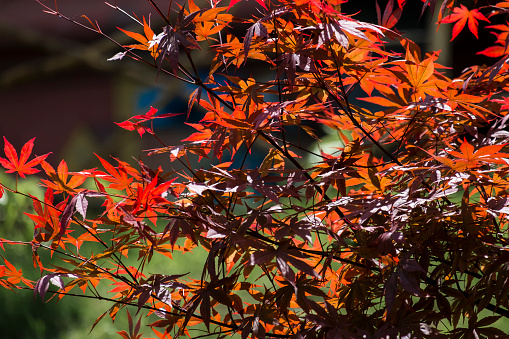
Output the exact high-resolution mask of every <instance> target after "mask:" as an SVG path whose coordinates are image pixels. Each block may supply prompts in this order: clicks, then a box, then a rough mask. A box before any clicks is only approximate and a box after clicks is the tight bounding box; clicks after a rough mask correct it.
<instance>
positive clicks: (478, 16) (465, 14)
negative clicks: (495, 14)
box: [442, 5, 490, 41]
mask: <svg viewBox="0 0 509 339" xmlns="http://www.w3.org/2000/svg"><path fill="white" fill-rule="evenodd" d="M478 20H483V21H487V22H490V21H489V20H488V18H486V17H485V16H484V15H483V14H482V13H481V12H479V10H477V9H473V10H471V11H469V10H468V8H466V7H465V6H463V5H460V7H455V8H454V12H453V13H452V14H450V15H448V16H446V17H445V18H444V19H443V20H442V23H444V24H449V23H453V22H456V24H455V25H454V27H453V29H452V38H451V41H452V40H454V39H455V38H456V37H457V36H458V34H459V33H460V32H461V30H462V29H463V27H465V24H466V23H467V22H468V29H469V30H470V32H472V33H473V34H474V35H475V37H476V38H478V39H479V36H478V34H477V27H478V26H479V23H478Z"/></svg>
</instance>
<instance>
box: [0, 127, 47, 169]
mask: <svg viewBox="0 0 509 339" xmlns="http://www.w3.org/2000/svg"><path fill="white" fill-rule="evenodd" d="M34 140H35V138H33V139H30V140H29V141H28V142H27V143H26V144H25V145H24V146H23V148H22V149H21V154H20V156H19V158H18V153H17V152H16V150H15V149H14V147H13V146H12V145H11V143H10V142H8V141H7V139H6V138H5V137H4V143H5V146H4V151H5V155H6V156H7V159H4V158H2V157H0V164H1V165H2V166H3V167H5V168H6V169H7V171H6V173H13V172H18V174H19V175H20V176H21V177H22V178H25V174H34V173H37V172H39V171H40V170H38V169H35V168H33V167H34V166H37V165H39V164H40V163H41V162H42V161H43V160H44V159H46V157H47V156H48V155H50V153H47V154H44V155H40V156H38V157H35V158H34V159H32V160H30V161H29V162H28V163H27V160H28V157H30V154H31V153H32V148H33V147H34Z"/></svg>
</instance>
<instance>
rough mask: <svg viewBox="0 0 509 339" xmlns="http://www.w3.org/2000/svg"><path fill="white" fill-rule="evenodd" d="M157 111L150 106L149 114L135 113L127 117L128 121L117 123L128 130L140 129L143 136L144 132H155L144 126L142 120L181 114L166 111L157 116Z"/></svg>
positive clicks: (139, 131)
mask: <svg viewBox="0 0 509 339" xmlns="http://www.w3.org/2000/svg"><path fill="white" fill-rule="evenodd" d="M156 113H157V109H155V108H154V107H150V110H149V111H148V112H147V114H140V115H135V116H133V117H131V118H129V119H127V120H126V121H123V122H116V123H115V124H117V125H118V126H120V127H122V128H123V129H126V130H128V131H134V130H136V131H138V134H139V135H140V137H141V136H143V134H144V133H145V132H148V133H150V134H154V132H153V131H152V129H151V128H148V127H146V126H143V125H142V124H141V123H142V122H145V121H150V120H153V119H161V118H169V117H174V116H176V115H179V114H181V113H166V114H160V115H158V116H156Z"/></svg>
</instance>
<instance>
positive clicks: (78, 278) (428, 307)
mask: <svg viewBox="0 0 509 339" xmlns="http://www.w3.org/2000/svg"><path fill="white" fill-rule="evenodd" d="M237 2H238V0H232V2H230V4H229V6H226V4H223V3H222V2H220V1H212V2H210V3H208V4H203V5H202V4H196V3H195V2H194V1H193V0H188V1H187V2H186V3H185V4H184V5H182V6H177V5H175V4H173V5H172V3H171V2H170V3H169V10H168V11H167V12H168V13H169V14H168V15H165V14H164V12H165V11H164V10H163V9H162V8H159V7H158V6H157V5H156V4H155V2H153V1H150V0H149V1H148V3H149V4H150V5H152V7H153V8H154V10H155V12H156V14H158V15H160V17H161V18H160V19H161V20H162V21H164V23H165V24H164V26H163V27H162V28H161V32H160V33H159V34H156V33H154V31H153V29H152V28H151V27H150V22H147V21H146V20H145V19H143V20H138V19H137V18H135V17H133V19H134V20H135V21H137V22H138V23H139V24H140V29H139V31H140V32H142V33H139V32H129V31H125V30H123V32H124V33H126V34H127V35H128V36H129V37H131V38H132V39H133V40H135V41H136V42H135V43H133V44H129V45H126V46H121V45H119V48H122V51H121V52H119V54H117V55H116V56H114V57H113V58H111V59H110V60H112V61H114V60H120V59H122V58H124V57H131V58H133V59H136V60H138V61H140V62H144V63H145V64H147V65H148V66H150V67H152V68H153V69H154V70H155V72H156V73H157V74H158V75H159V76H162V75H166V76H172V77H174V78H175V79H177V80H180V81H184V82H187V83H190V84H193V85H195V86H196V90H195V91H194V92H193V93H192V95H191V96H190V98H189V110H188V114H189V113H190V112H191V108H192V107H193V106H194V105H198V106H199V107H201V110H202V112H204V113H203V116H202V118H201V120H200V121H199V122H198V123H193V124H191V123H189V124H188V125H190V126H191V127H192V128H194V129H195V132H194V133H192V134H191V135H189V136H188V137H187V138H185V139H184V140H182V141H181V142H180V143H179V144H167V143H166V141H165V140H162V139H161V138H159V137H158V135H157V131H156V130H155V129H154V126H153V125H149V124H150V123H151V122H152V121H153V120H154V119H171V117H172V116H173V115H174V114H173V113H164V114H161V115H157V110H156V109H154V108H152V109H151V110H150V111H149V112H147V114H144V115H137V116H134V117H132V118H130V119H128V120H127V121H124V122H120V123H118V125H119V126H120V127H122V128H125V129H127V130H131V131H137V132H138V133H139V136H140V137H143V135H144V133H145V132H148V133H147V134H149V135H145V137H154V138H155V139H156V140H158V141H159V142H160V143H161V147H159V148H157V149H152V150H149V151H148V153H147V154H148V155H149V156H158V157H160V159H162V160H161V162H164V163H165V164H168V163H170V164H172V163H179V164H180V166H181V168H183V170H173V171H163V170H162V168H161V167H159V168H157V169H152V168H149V167H147V166H146V165H145V164H144V163H143V161H141V160H139V161H138V162H137V164H135V165H132V164H129V163H127V162H125V161H122V160H120V159H114V158H112V159H111V160H107V159H102V158H98V160H99V162H100V164H101V168H100V169H99V168H95V169H88V170H82V171H79V172H72V173H71V172H69V170H68V167H67V164H66V163H65V162H64V161H62V162H61V163H60V165H59V166H58V168H57V169H56V170H55V169H54V168H53V167H51V166H50V165H49V164H47V163H46V162H45V161H44V158H45V157H46V156H47V155H45V156H39V157H36V158H35V159H34V160H31V161H29V162H27V161H28V158H29V156H30V152H31V149H32V145H33V139H32V140H31V141H30V142H29V143H27V145H28V146H27V145H25V147H24V148H23V149H22V151H21V155H20V158H19V160H18V158H17V154H16V151H15V149H14V147H13V146H12V145H11V144H9V143H8V141H7V140H5V152H6V157H7V159H3V158H0V165H2V166H4V167H5V168H6V169H7V170H8V172H16V173H17V174H19V175H20V176H22V177H23V176H24V175H28V174H33V173H35V171H36V170H35V169H34V168H33V167H35V166H37V165H39V164H41V165H42V168H43V170H44V171H45V173H46V178H45V179H42V181H41V185H42V186H44V187H45V188H46V194H45V196H44V199H43V200H40V199H38V198H36V197H33V196H29V195H27V197H28V198H30V199H32V200H33V206H34V210H35V213H34V214H30V213H29V214H28V216H29V218H30V219H31V220H32V221H33V222H34V237H33V239H31V240H28V239H25V240H23V241H14V240H5V239H2V243H1V244H2V247H3V246H4V244H9V245H15V244H22V245H29V246H32V249H33V261H34V266H35V267H36V268H38V269H39V270H40V272H41V274H42V277H41V278H40V279H39V280H38V281H30V280H27V279H25V278H23V275H22V271H21V270H19V269H17V268H15V267H14V266H13V264H12V263H11V262H10V261H7V259H5V264H4V265H2V266H0V284H1V285H2V287H5V288H8V289H17V288H28V289H33V290H34V292H35V294H37V295H40V297H42V298H45V296H46V295H47V294H48V293H50V292H51V293H53V294H55V295H57V296H58V298H60V297H62V296H64V295H83V296H87V297H93V298H97V299H99V300H108V301H110V302H111V308H110V309H109V310H108V311H107V312H105V314H103V315H101V316H100V317H99V318H98V321H99V320H100V319H102V318H103V317H104V316H105V315H109V316H110V317H111V318H112V319H115V317H116V315H117V313H118V311H119V310H120V309H122V308H125V307H127V306H132V307H133V308H134V310H135V311H136V314H137V315H138V314H140V313H139V312H140V311H142V310H145V311H146V312H147V315H148V316H150V317H149V318H147V319H148V320H147V321H148V322H149V323H148V326H149V327H151V328H152V330H153V333H154V335H156V336H157V337H158V338H170V337H177V336H182V335H186V336H189V337H193V338H196V337H199V336H202V332H204V333H205V336H207V335H215V336H217V337H223V336H227V335H232V334H234V333H237V334H240V336H241V337H242V338H248V337H252V338H267V337H273V338H357V337H358V338H368V337H373V338H380V337H385V338H389V337H391V338H392V337H394V338H396V337H416V338H420V337H436V338H442V337H443V338H451V337H458V338H460V337H490V338H495V337H503V336H504V334H503V333H502V331H500V330H499V329H497V328H496V327H495V326H492V325H493V323H495V322H496V321H497V320H499V319H500V318H502V317H505V318H507V317H509V311H508V308H509V299H508V296H509V284H508V281H507V279H508V270H509V254H508V252H507V249H508V240H507V239H508V238H507V229H508V227H509V225H508V220H507V215H508V214H509V207H508V206H509V201H508V199H509V197H508V190H509V182H508V180H507V174H508V171H509V166H508V160H507V159H508V157H509V154H508V153H507V152H508V147H507V140H509V133H508V132H507V131H506V129H507V126H508V118H509V115H508V113H509V104H508V102H507V100H506V99H505V96H506V95H507V92H508V90H509V87H508V81H507V79H508V74H509V66H507V60H508V59H507V58H508V57H507V55H506V51H505V50H506V49H507V48H506V47H507V46H505V47H503V48H502V49H503V50H504V51H502V52H500V48H499V47H500V44H501V43H505V41H506V40H507V39H506V36H503V34H504V33H500V34H498V33H497V42H496V45H495V46H496V47H497V48H498V49H497V51H498V52H496V53H492V54H496V55H493V56H496V57H499V58H501V59H500V60H499V61H498V62H496V63H494V64H493V65H492V66H476V65H473V66H472V67H470V68H468V69H466V70H465V71H464V72H463V74H462V75H461V76H460V77H458V78H455V79H451V78H449V77H448V76H446V75H445V74H444V73H443V72H441V70H442V69H443V67H442V66H441V65H440V64H438V63H437V59H438V52H434V53H428V54H423V53H422V52H421V50H420V48H419V46H418V45H417V44H415V43H414V42H412V41H410V40H409V39H407V38H405V37H404V36H403V35H402V34H400V33H399V32H398V31H397V22H398V20H399V18H400V17H401V15H402V13H403V11H404V8H405V1H397V2H394V1H392V0H391V1H389V3H388V4H387V6H386V7H385V8H384V10H383V14H382V9H381V8H380V7H379V6H378V5H377V12H378V16H379V20H378V24H374V23H368V22H362V21H359V20H357V19H355V15H351V13H342V11H341V4H342V3H345V2H346V1H340V0H329V1H320V0H292V1H290V0H281V1H277V2H272V1H270V0H267V1H261V0H257V3H258V4H257V5H256V7H255V8H256V10H257V11H256V12H255V11H253V12H252V13H249V15H247V16H246V17H237V16H235V15H233V14H232V13H233V9H235V8H236V7H237V6H239V5H236V6H234V5H235V4H236V3H237ZM436 4H437V1H436V0H428V1H426V2H424V4H423V11H424V10H426V9H427V8H428V7H429V8H430V10H431V11H435V6H436ZM113 7H114V8H116V9H119V8H118V7H115V6H113ZM506 8H509V5H508V3H507V2H500V3H499V4H497V5H496V6H492V7H480V6H476V7H475V8H472V9H470V10H469V9H467V8H466V7H465V6H464V5H461V4H459V2H458V1H453V0H445V1H443V2H442V3H441V6H440V7H439V8H438V9H437V10H438V11H439V12H438V14H439V15H438V18H439V23H440V22H441V23H442V24H446V23H453V22H455V26H454V29H453V39H454V38H455V37H456V36H457V35H458V34H460V31H461V30H462V29H463V28H464V27H465V25H467V26H468V28H469V30H470V31H471V32H472V33H474V35H476V36H477V33H478V29H479V23H478V20H485V21H486V20H490V19H491V18H492V17H493V16H495V15H500V16H503V15H506ZM230 9H232V11H230ZM46 10H47V11H48V12H49V13H50V14H54V15H58V16H60V17H63V18H65V19H67V20H69V21H71V22H74V23H76V24H78V25H82V26H84V27H87V28H88V29H90V30H94V31H96V32H98V33H100V34H102V35H105V36H106V34H105V33H103V32H102V31H101V29H100V28H99V25H98V24H97V23H92V21H91V20H89V22H90V24H91V26H86V25H85V24H81V23H79V22H76V21H74V19H71V18H68V17H66V16H65V14H63V13H60V12H59V11H58V9H57V8H54V9H53V8H49V7H46ZM119 10H120V9H119ZM120 11H121V12H124V11H123V10H120ZM488 11H489V14H488ZM482 12H485V13H486V16H485V15H484V14H482ZM238 24H243V25H244V26H243V27H247V28H246V29H245V31H244V33H243V34H242V35H239V34H238V31H234V30H233V27H234V26H235V25H238ZM504 27H505V26H502V25H498V26H496V27H495V26H493V27H491V28H494V29H497V30H501V31H502V32H504V30H505V28H504ZM487 28H488V29H489V28H490V27H487ZM508 31H509V30H508ZM506 35H507V34H506ZM388 41H391V43H392V44H397V45H399V46H400V48H401V51H402V52H401V53H398V52H394V51H393V50H392V49H391V48H389V47H387V42H388ZM495 46H494V47H495ZM205 51H208V53H210V54H211V55H212V59H211V60H212V61H211V63H210V68H209V70H208V72H207V74H206V76H205V77H204V76H203V73H201V72H199V70H198V68H197V66H196V64H195V55H196V54H197V53H205ZM481 53H484V54H486V53H487V52H486V51H484V52H481ZM253 65H254V67H256V71H253V69H251V74H249V73H248V72H249V70H250V68H249V67H251V66H253ZM253 73H254V74H253ZM267 75H269V76H267ZM365 103H369V105H364V104H365ZM373 107H374V108H373ZM193 114H194V113H193ZM320 126H325V127H327V128H329V129H331V130H333V131H334V132H336V133H337V135H338V140H337V148H336V150H335V151H333V152H329V153H327V152H325V151H318V152H315V151H313V150H312V148H311V147H310V146H309V145H303V144H301V143H300V142H299V141H298V140H297V138H295V135H294V134H295V133H294V132H293V131H296V130H298V131H299V133H301V132H302V133H303V134H306V135H309V136H310V137H312V138H316V139H317V140H316V142H317V143H318V144H320V140H319V139H318V137H317V128H319V127H320ZM255 145H263V146H264V147H265V149H266V150H267V152H266V154H265V157H264V159H263V161H262V162H261V163H259V164H256V165H255V166H253V165H252V162H251V159H252V158H253V152H252V150H253V148H254V147H255ZM310 155H313V156H314V157H315V159H319V160H318V161H314V162H306V159H307V157H308V156H310ZM86 183H87V184H88V186H85V184H86ZM91 185H92V186H91ZM2 187H3V189H4V190H7V191H9V192H7V194H12V193H13V194H25V193H24V192H19V191H17V189H16V188H9V187H6V186H2ZM90 187H95V189H90ZM56 197H58V198H56ZM89 200H90V201H99V202H100V203H99V204H100V205H101V208H102V211H101V212H100V213H99V214H94V215H90V212H89V211H88V205H89ZM197 248H200V249H204V250H205V251H206V252H207V254H206V256H205V257H204V258H203V266H202V268H201V276H199V277H198V276H195V277H193V276H190V275H189V274H188V273H187V272H171V273H170V274H165V273H163V272H164V271H160V272H154V271H153V268H152V269H149V267H150V262H151V261H152V260H153V259H154V258H155V257H156V256H163V257H165V258H166V260H168V261H169V260H173V257H174V256H175V255H176V253H178V252H182V253H185V252H191V251H193V250H195V249H197ZM42 250H44V251H50V252H51V253H52V255H53V259H52V261H51V262H48V263H46V262H42V261H41V260H40V258H39V255H38V252H39V251H42ZM133 257H134V262H135V263H136V264H134V266H133V265H131V264H128V262H131V261H132V260H133ZM175 260H176V259H175ZM64 280H65V281H64ZM103 285H106V286H108V289H109V292H110V293H111V294H109V295H108V296H105V295H104V294H103V293H102V292H101V289H100V287H99V286H103ZM50 286H53V287H52V289H51V290H50V289H49V288H50ZM75 287H77V288H75ZM76 290H78V292H76ZM483 310H489V311H491V312H492V316H489V317H484V316H482V314H485V313H482V312H483ZM155 318H157V319H155ZM140 319H141V318H140ZM128 321H129V332H127V331H121V332H119V334H120V335H121V336H122V337H123V338H140V337H141V334H140V333H139V331H140V328H141V322H140V320H137V321H135V320H133V318H132V315H131V313H128Z"/></svg>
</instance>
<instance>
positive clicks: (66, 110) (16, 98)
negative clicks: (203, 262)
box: [0, 0, 494, 339]
mask: <svg viewBox="0 0 509 339" xmlns="http://www.w3.org/2000/svg"><path fill="white" fill-rule="evenodd" d="M224 2H225V3H224V5H225V6H226V5H228V1H227V0H224ZM408 2H409V3H408V5H407V7H406V8H405V11H404V14H403V18H402V20H401V22H400V23H399V24H398V26H397V27H396V28H397V29H398V30H400V31H401V32H402V33H404V34H406V35H407V36H408V37H409V38H410V39H412V40H414V41H415V42H417V43H419V44H420V46H421V48H422V49H423V51H431V50H442V52H441V58H440V60H439V62H440V63H442V64H444V65H446V66H450V67H451V69H450V70H447V72H448V74H449V75H458V74H460V72H461V70H462V69H463V68H464V67H465V66H466V65H471V64H476V63H477V64H479V63H480V64H482V63H492V62H493V61H492V60H489V59H483V58H482V57H479V56H476V55H475V52H476V51H479V50H482V49H484V48H485V47H487V46H488V44H489V43H491V42H493V41H494V39H493V37H492V36H489V35H487V34H486V35H483V34H481V35H480V39H479V40H476V39H475V37H474V36H473V35H471V33H470V32H468V30H465V31H464V32H462V33H461V34H460V35H459V36H458V38H457V39H456V40H455V41H454V43H450V41H449V40H450V37H451V34H450V29H451V26H452V25H442V26H441V28H440V31H439V33H438V34H436V26H435V24H434V23H433V22H432V21H431V19H430V18H429V17H428V16H427V14H428V13H427V12H426V13H425V14H424V15H423V16H422V18H421V19H420V20H419V16H420V14H421V8H422V2H421V1H418V0H409V1H408ZM41 3H42V4H45V5H47V6H49V7H52V8H54V6H55V2H54V1H53V0H48V1H41ZM156 3H157V4H160V5H161V7H162V8H167V6H168V1H166V0H164V1H161V0H158V1H156ZM197 3H198V2H197ZM378 3H379V5H380V7H381V8H382V11H383V9H384V8H385V5H386V3H387V1H382V0H381V1H378ZM466 3H468V1H466V2H465V4H466ZM111 4H113V5H115V4H116V5H118V6H119V7H120V8H122V9H123V10H125V11H126V12H127V13H129V14H132V13H133V12H134V13H136V15H137V16H138V17H139V18H141V17H143V16H145V17H146V18H149V17H150V13H151V12H152V11H153V9H152V7H151V6H150V4H149V3H148V2H147V1H146V0H130V1H127V0H118V1H115V0H111ZM57 5H58V9H59V11H60V12H62V13H63V14H65V15H66V16H68V17H69V18H71V19H73V20H77V21H79V22H81V23H83V24H85V25H89V24H88V23H87V21H86V19H84V18H83V17H82V15H86V16H87V17H88V18H90V19H91V20H92V21H94V22H95V21H97V22H98V23H99V26H100V27H101V29H102V30H103V31H104V32H105V33H106V34H108V35H109V36H111V37H112V38H113V39H114V40H116V41H118V42H119V43H121V44H127V43H130V41H129V38H128V37H127V36H126V35H125V34H123V33H122V32H120V31H118V30H117V29H116V27H121V28H123V29H126V30H129V31H141V27H140V26H139V25H138V24H136V23H135V22H133V20H131V19H130V18H129V17H128V16H126V15H124V14H122V13H121V12H120V11H118V10H115V9H113V8H111V7H109V6H107V5H106V4H105V3H104V1H103V0H60V1H58V3H57ZM254 5H255V2H254V1H253V0H247V1H246V2H245V5H244V6H236V7H234V8H233V9H232V10H231V11H233V12H234V14H235V12H236V11H237V10H238V9H239V7H243V8H244V9H249V6H254ZM0 8H1V10H0V114H1V122H0V136H5V137H6V138H7V139H8V140H9V141H10V142H11V143H12V144H13V145H14V147H15V148H16V149H18V150H19V149H20V148H21V147H22V145H23V144H24V143H25V142H26V141H28V140H29V139H31V138H33V137H37V139H36V141H35V148H34V152H35V153H36V154H39V155H40V154H43V153H47V152H53V154H52V155H51V156H50V157H49V158H48V159H47V160H48V161H49V162H50V163H51V164H52V165H53V166H56V165H57V164H58V162H59V161H60V159H65V160H66V161H67V163H68V165H69V169H70V171H76V170H81V169H85V168H92V167H97V166H98V161H97V158H96V157H95V156H94V152H95V153H97V154H98V155H100V156H102V157H104V158H108V156H110V155H111V156H114V157H118V158H120V159H123V160H126V161H129V159H132V157H133V156H135V157H137V156H138V155H140V156H142V150H145V149H150V148H153V147H157V146H159V145H158V144H157V143H156V142H155V141H154V140H153V139H151V138H150V136H148V135H145V136H144V137H143V139H140V138H139V136H138V135H137V134H136V133H134V132H127V131H125V130H123V129H121V128H120V127H118V126H116V125H115V124H114V123H113V122H121V121H124V120H126V119H127V118H129V117H131V116H133V115H136V114H142V113H146V112H147V111H148V109H149V108H150V106H153V107H155V108H158V109H159V112H160V113H184V114H183V115H182V116H181V117H178V118H171V119H168V120H165V121H164V122H163V123H161V124H160V125H158V126H157V129H156V131H157V133H158V135H159V136H160V137H162V138H163V139H164V140H165V141H166V142H167V144H177V143H178V142H179V141H180V140H181V139H183V138H184V137H185V136H186V134H188V133H189V131H190V129H187V128H185V124H184V122H185V120H186V119H185V112H186V109H187V99H188V96H189V94H190V93H191V92H192V91H193V90H194V88H193V87H191V86H189V85H187V84H185V83H182V82H177V81H175V80H174V79H173V78H170V77H166V76H164V75H163V76H159V78H158V80H157V83H156V72H155V71H154V70H153V69H152V68H150V67H147V66H145V65H143V64H141V63H137V62H135V61H133V60H130V59H128V58H125V59H123V60H121V61H107V59H108V58H110V57H112V56H113V55H115V54H116V53H117V52H119V51H120V48H119V47H118V46H116V45H115V44H114V43H112V42H111V41H109V40H108V39H106V38H105V37H102V36H101V35H99V34H97V33H94V32H92V31H89V30H86V29H84V28H83V27H79V26H77V25H74V24H72V23H70V22H68V21H66V20H64V19H62V18H58V17H57V16H55V15H51V14H47V13H43V10H44V8H43V7H42V6H41V5H40V4H38V3H37V2H36V1H35V0H18V1H12V0H9V1H7V0H0ZM253 8H254V7H253ZM343 12H345V13H348V14H352V13H357V12H360V13H359V14H358V15H357V16H356V18H357V19H360V20H364V21H368V22H373V23H376V22H377V21H376V11H375V1H374V0H370V1H350V3H349V4H346V5H343ZM154 18H155V16H154ZM482 25H483V23H481V27H482ZM161 26H162V24H160V23H159V24H158V23H157V22H155V21H154V22H153V23H152V28H153V29H154V31H155V33H156V34H157V33H159V32H160V31H161V28H160V27H161ZM242 35H243V34H242ZM390 46H391V45H390ZM393 48H394V49H395V50H397V49H398V46H397V45H394V46H393ZM204 60H206V58H205V59H204ZM200 67H202V68H203V69H204V70H205V72H206V71H207V70H208V67H207V64H206V62H202V64H201V65H200ZM199 118H200V117H199V112H198V113H197V112H193V113H192V115H191V117H190V120H191V121H196V120H199ZM319 134H320V135H321V137H322V138H323V141H324V142H325V143H327V142H330V143H334V142H336V140H337V139H336V137H335V135H328V134H327V131H325V130H324V131H319ZM0 153H2V155H3V152H0ZM165 159H166V158H165ZM165 159H164V160H161V158H158V159H155V160H154V159H146V160H145V161H146V162H147V163H148V164H149V165H153V166H156V167H157V166H158V165H159V162H161V161H167V160H165ZM0 180H1V181H2V183H4V184H6V185H8V186H9V185H11V186H13V183H12V178H9V177H5V176H2V177H0ZM36 183H37V180H36V179H35V178H33V179H26V180H23V181H21V182H20V185H21V186H20V190H22V191H23V190H24V191H27V190H28V191H30V192H33V194H37V190H39V194H41V192H42V189H41V188H40V187H37V185H36ZM30 206H31V202H30V201H29V200H27V199H24V198H23V197H21V196H13V195H11V194H7V195H5V197H4V198H2V199H1V200H0V237H5V238H10V239H14V238H18V239H19V240H30V239H31V238H32V233H33V225H32V223H31V221H29V219H28V218H27V217H25V216H23V215H22V211H26V210H28V209H29V208H30ZM7 234H8V236H7ZM16 251H18V252H16V253H15V254H16V257H15V258H13V257H12V256H11V255H10V256H9V259H12V261H13V262H14V261H16V262H17V263H18V264H17V266H20V267H28V268H30V266H31V254H30V251H28V252H26V251H24V249H21V248H20V249H19V250H18V249H16ZM1 252H2V251H1V250H0V254H2V253H1ZM22 261H25V262H26V265H24V266H23V265H21V264H19V263H20V262H22ZM190 263H192V259H186V265H187V266H189V264H190ZM191 266H192V265H191ZM172 268H173V269H175V270H176V271H180V272H183V270H184V268H179V267H176V266H172ZM184 273H185V272H184ZM34 279H37V277H36V276H35V277H34ZM0 305H2V307H0V319H1V320H0V337H1V338H55V339H59V338H67V339H68V338H85V337H87V333H88V331H89V330H90V328H91V324H93V322H94V321H95V319H96V318H97V316H99V315H100V314H101V313H103V312H104V311H105V310H107V309H108V307H109V305H108V304H107V303H105V302H100V301H94V300H84V299H77V298H71V297H66V298H64V299H63V300H61V301H60V302H59V303H58V304H57V303H55V302H54V301H50V302H49V303H42V302H41V301H40V298H36V300H35V301H34V298H33V295H32V294H31V293H29V292H23V291H20V292H19V293H18V295H15V294H14V293H11V292H9V291H6V290H0ZM123 325H124V324H122V323H120V324H117V323H115V324H112V323H111V321H110V320H109V319H105V320H103V321H102V322H101V323H100V324H99V325H98V326H97V328H96V329H95V330H94V332H92V334H91V335H90V337H91V338H109V337H111V336H112V335H113V336H114V332H115V331H119V330H120V329H123V328H125V327H124V326H123ZM145 332H146V334H148V330H147V331H145Z"/></svg>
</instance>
